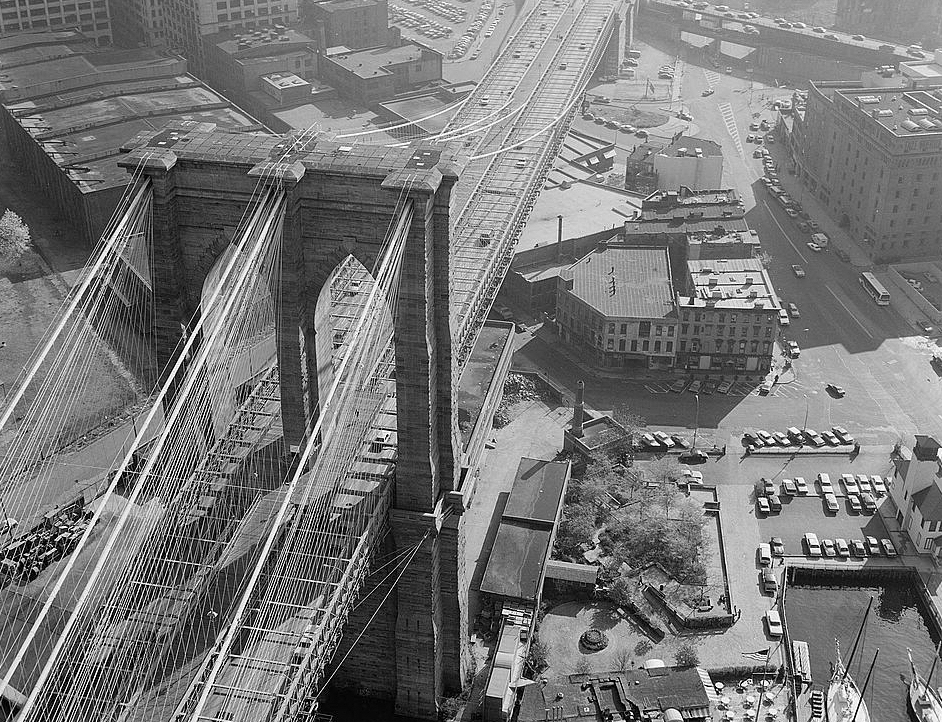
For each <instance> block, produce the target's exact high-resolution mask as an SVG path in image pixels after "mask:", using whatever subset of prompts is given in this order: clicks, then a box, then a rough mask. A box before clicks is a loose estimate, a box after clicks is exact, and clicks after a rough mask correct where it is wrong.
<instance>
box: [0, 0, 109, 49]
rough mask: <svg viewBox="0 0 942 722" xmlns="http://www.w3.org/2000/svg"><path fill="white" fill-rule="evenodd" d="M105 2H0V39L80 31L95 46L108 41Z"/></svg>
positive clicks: (24, 0) (63, 0)
mask: <svg viewBox="0 0 942 722" xmlns="http://www.w3.org/2000/svg"><path fill="white" fill-rule="evenodd" d="M108 5H109V3H108V1H107V0H84V1H83V2H78V3H76V2H68V1H67V0H43V2H35V1H34V0H30V2H27V1H26V0H4V1H3V2H0V37H2V36H6V35H15V34H17V33H21V32H29V31H36V32H39V33H44V34H45V33H47V32H48V31H50V30H53V31H62V30H65V29H66V28H68V29H75V30H78V31H80V32H81V33H82V34H83V35H84V36H85V37H86V38H88V39H89V40H91V41H93V42H95V43H97V44H99V45H107V44H109V43H110V42H111V17H110V15H109V12H108Z"/></svg>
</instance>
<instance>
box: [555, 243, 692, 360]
mask: <svg viewBox="0 0 942 722" xmlns="http://www.w3.org/2000/svg"><path fill="white" fill-rule="evenodd" d="M558 286H559V291H558V295H557V300H556V328H557V333H558V334H559V336H560V338H562V340H563V341H565V342H566V343H569V344H571V345H573V346H575V347H576V348H578V349H579V350H580V351H582V352H583V353H588V354H590V355H591V356H592V359H593V361H594V362H595V363H596V364H597V365H598V366H605V367H613V368H638V367H641V368H657V367H661V368H667V367H671V366H673V363H674V352H675V348H674V346H675V343H676V338H677V315H676V312H675V308H674V290H673V286H672V284H671V272H670V261H669V257H668V252H667V250H666V249H665V248H646V247H645V248H639V247H632V246H624V245H601V246H599V247H598V248H597V249H595V250H593V251H592V252H590V253H588V254H587V255H586V256H585V257H584V258H582V259H580V260H579V261H577V262H576V263H574V264H573V265H572V266H570V267H569V268H568V269H566V270H564V271H563V272H562V273H561V274H560V276H559V283H558Z"/></svg>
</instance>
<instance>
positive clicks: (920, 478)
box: [890, 434, 942, 557]
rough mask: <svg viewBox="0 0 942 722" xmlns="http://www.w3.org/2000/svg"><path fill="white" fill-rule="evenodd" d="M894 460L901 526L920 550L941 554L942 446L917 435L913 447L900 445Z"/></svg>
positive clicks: (894, 492)
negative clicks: (908, 447) (901, 446)
mask: <svg viewBox="0 0 942 722" xmlns="http://www.w3.org/2000/svg"><path fill="white" fill-rule="evenodd" d="M895 463H896V470H895V474H894V477H893V483H892V485H891V488H890V495H891V497H892V498H893V502H894V503H895V504H896V509H897V511H896V520H897V521H898V522H899V525H900V528H901V529H902V530H903V531H904V532H905V533H906V534H907V536H908V537H909V539H910V541H911V542H912V544H913V547H914V549H915V550H916V551H917V552H919V553H920V554H932V555H934V556H936V557H939V556H942V555H940V545H942V446H940V445H939V442H938V441H936V440H935V439H934V438H932V437H931V436H923V435H920V434H917V435H916V443H915V444H914V445H913V448H912V450H910V449H906V448H901V449H900V451H899V455H898V456H897V458H896V460H895Z"/></svg>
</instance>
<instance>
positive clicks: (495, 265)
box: [444, 0, 616, 368]
mask: <svg viewBox="0 0 942 722" xmlns="http://www.w3.org/2000/svg"><path fill="white" fill-rule="evenodd" d="M560 7H564V9H563V11H562V13H561V14H560V15H558V16H556V15H554V14H550V12H551V10H554V11H555V10H558V9H559V8H560ZM615 10H616V6H615V3H614V2H612V1H611V0H574V1H573V2H570V3H568V4H566V5H565V6H562V5H560V6H557V5H553V4H552V3H551V2H549V0H543V2H542V3H541V4H540V5H539V6H538V7H537V8H536V9H535V10H534V12H533V13H531V14H530V15H529V16H528V17H527V19H526V22H525V23H524V25H523V26H522V27H521V28H520V30H519V31H518V32H517V34H515V36H514V37H513V38H511V40H510V42H509V43H508V46H507V47H505V48H504V50H503V52H502V54H501V57H499V58H498V63H497V70H495V72H494V73H493V74H492V75H490V77H488V76H485V78H486V79H487V80H488V84H484V83H482V84H481V85H479V86H478V88H477V89H475V91H474V93H472V95H471V97H470V98H469V100H468V102H467V103H466V104H465V108H467V110H465V108H463V109H462V110H463V111H464V113H466V118H467V122H473V121H475V120H480V119H481V118H484V117H485V116H486V114H484V113H483V112H482V111H483V110H485V109H486V108H487V107H489V106H490V104H491V103H493V102H495V99H496V102H500V100H502V96H501V95H500V94H499V93H503V94H504V97H506V98H507V100H506V101H504V103H503V104H502V105H503V107H507V108H508V109H509V112H508V114H507V116H506V120H504V121H503V122H502V123H499V124H495V125H494V126H492V127H491V128H488V129H486V130H484V131H482V132H475V133H471V134H469V136H468V139H467V140H466V146H467V145H470V152H471V155H472V160H471V162H470V164H469V165H468V166H467V167H466V168H465V171H464V172H463V173H462V177H461V182H460V183H459V184H458V187H456V189H455V192H454V193H455V196H454V198H453V200H452V209H453V210H452V214H453V217H456V221H455V223H454V228H453V232H452V256H451V269H452V270H451V273H452V289H451V326H452V334H453V341H454V347H455V349H456V350H457V353H458V357H459V367H461V368H463V364H464V362H465V360H466V359H467V356H468V354H469V353H470V351H471V348H473V346H474V341H475V339H476V337H477V333H478V331H479V329H480V328H481V325H482V324H483V320H484V318H485V316H486V315H487V312H488V311H489V310H490V307H491V304H492V303H493V301H494V297H495V296H496V295H497V290H498V289H499V288H500V284H501V282H502V281H503V278H504V276H505V274H506V272H507V268H508V267H509V265H510V261H511V259H512V257H513V250H514V246H515V245H516V241H517V238H518V237H519V234H520V232H521V230H522V229H523V226H524V225H525V224H526V220H527V217H528V216H529V214H530V211H531V210H532V208H533V205H534V203H535V202H536V198H537V196H538V195H539V192H540V190H541V189H542V187H543V184H544V183H545V181H546V176H547V174H548V173H549V171H550V169H551V167H552V164H553V162H554V160H555V158H556V156H557V154H558V151H559V146H560V145H561V144H562V141H563V139H564V137H565V135H566V133H568V131H569V125H570V123H571V120H572V117H573V114H574V113H575V112H576V111H577V110H578V108H577V105H578V100H579V98H580V97H581V96H582V93H583V92H584V90H585V87H586V85H587V83H588V81H589V79H590V78H591V76H592V74H593V73H594V72H595V69H596V67H597V65H598V63H599V60H600V59H601V56H602V54H603V53H604V52H605V49H606V47H607V46H608V43H609V41H610V39H611V37H612V33H613V31H614V26H615V23H614V16H615ZM544 11H545V12H546V13H547V15H545V16H544V15H542V14H541V13H542V12H544ZM554 19H555V22H554ZM551 23H552V27H551ZM543 24H546V27H547V29H546V30H540V26H541V25H543ZM534 25H535V26H536V31H535V32H536V33H537V39H538V40H540V39H541V40H542V41H543V42H542V45H541V46H538V47H537V49H532V48H530V47H529V43H530V38H531V37H532V35H533V32H534V31H533V30H532V29H531V28H532V26H534ZM561 27H562V30H560V28H561ZM560 36H561V37H560ZM534 42H536V41H534ZM514 43H516V44H514ZM514 54H519V55H520V57H519V58H513V55H514ZM507 55H510V60H507V58H506V57H505V56H507ZM495 89H496V90H495ZM485 98H486V99H487V103H488V105H487V106H482V105H481V102H482V101H483V100H484V99H485ZM468 106H470V107H468ZM476 109H481V110H476ZM518 109H519V111H518ZM452 127H460V126H456V125H455V124H451V125H449V126H448V127H447V128H446V130H445V133H447V132H448V130H449V129H450V128H452ZM448 139H449V137H448V136H446V137H445V138H444V140H446V141H447V140H448Z"/></svg>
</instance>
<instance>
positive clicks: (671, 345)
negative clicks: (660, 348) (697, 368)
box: [664, 341, 674, 353]
mask: <svg viewBox="0 0 942 722" xmlns="http://www.w3.org/2000/svg"><path fill="white" fill-rule="evenodd" d="M664 350H665V351H667V353H672V352H673V351H674V342H673V341H668V342H667V347H666V348H665V349H664Z"/></svg>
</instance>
